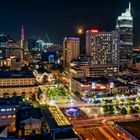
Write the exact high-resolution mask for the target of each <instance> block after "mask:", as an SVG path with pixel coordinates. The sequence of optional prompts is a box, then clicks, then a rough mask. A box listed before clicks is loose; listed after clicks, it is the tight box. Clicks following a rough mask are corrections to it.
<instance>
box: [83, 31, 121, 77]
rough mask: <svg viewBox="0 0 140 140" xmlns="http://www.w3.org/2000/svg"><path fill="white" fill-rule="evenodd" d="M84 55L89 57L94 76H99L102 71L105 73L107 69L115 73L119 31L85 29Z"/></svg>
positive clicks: (116, 70)
mask: <svg viewBox="0 0 140 140" xmlns="http://www.w3.org/2000/svg"><path fill="white" fill-rule="evenodd" d="M86 55H87V56H89V57H90V63H91V71H94V72H93V73H94V74H93V75H94V76H95V75H96V76H101V75H102V73H106V74H107V73H108V71H110V72H111V71H112V72H111V73H114V72H115V73H117V72H118V64H119V61H118V60H119V59H118V55H119V33H118V32H117V31H112V32H99V31H98V30H88V31H86ZM89 71H90V70H89ZM95 73H96V74H95Z"/></svg>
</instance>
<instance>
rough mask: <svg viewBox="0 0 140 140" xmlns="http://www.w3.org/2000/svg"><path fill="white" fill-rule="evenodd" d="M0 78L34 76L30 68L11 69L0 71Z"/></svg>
mask: <svg viewBox="0 0 140 140" xmlns="http://www.w3.org/2000/svg"><path fill="white" fill-rule="evenodd" d="M0 78H8V79H9V78H35V77H34V75H33V73H32V71H30V70H21V71H17V70H11V71H4V70H1V71H0Z"/></svg>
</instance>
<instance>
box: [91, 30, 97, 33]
mask: <svg viewBox="0 0 140 140" xmlns="http://www.w3.org/2000/svg"><path fill="white" fill-rule="evenodd" d="M91 32H92V33H98V32H99V31H98V30H96V29H93V30H91Z"/></svg>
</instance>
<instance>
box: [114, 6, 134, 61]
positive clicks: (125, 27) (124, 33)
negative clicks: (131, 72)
mask: <svg viewBox="0 0 140 140" xmlns="http://www.w3.org/2000/svg"><path fill="white" fill-rule="evenodd" d="M116 30H118V31H119V33H120V55H119V58H120V62H121V63H123V62H125V63H126V62H128V61H127V60H130V59H131V58H132V48H133V17H132V15H131V3H129V8H128V9H126V12H125V13H122V15H121V16H119V17H118V19H117V22H116Z"/></svg>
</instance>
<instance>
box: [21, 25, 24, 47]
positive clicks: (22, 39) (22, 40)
mask: <svg viewBox="0 0 140 140" xmlns="http://www.w3.org/2000/svg"><path fill="white" fill-rule="evenodd" d="M24 39H25V36H24V26H23V25H22V26H21V48H23V42H24Z"/></svg>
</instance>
